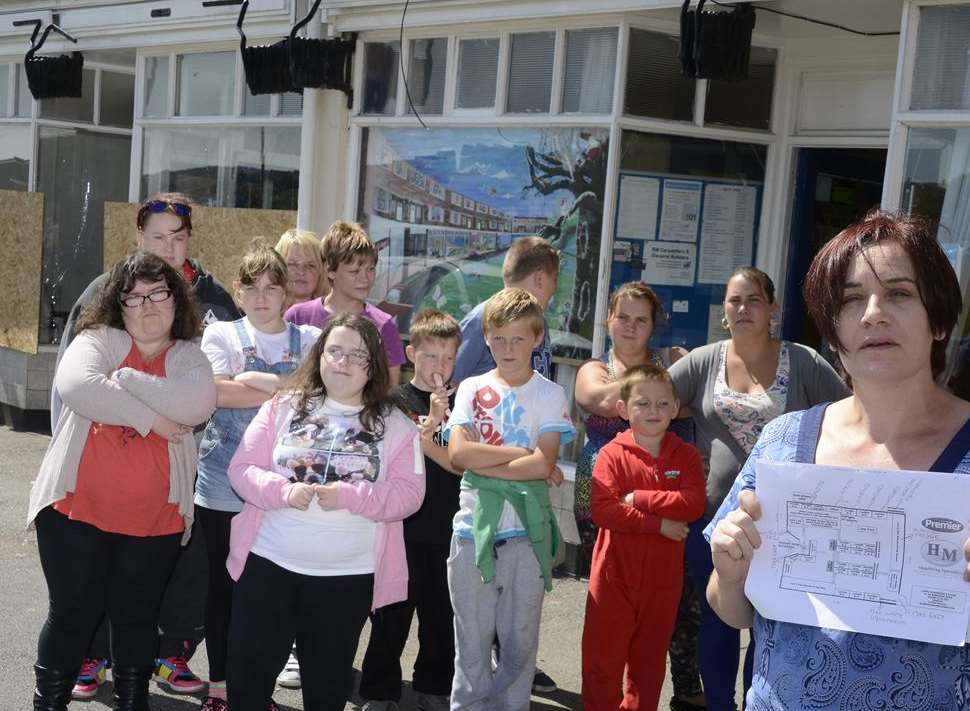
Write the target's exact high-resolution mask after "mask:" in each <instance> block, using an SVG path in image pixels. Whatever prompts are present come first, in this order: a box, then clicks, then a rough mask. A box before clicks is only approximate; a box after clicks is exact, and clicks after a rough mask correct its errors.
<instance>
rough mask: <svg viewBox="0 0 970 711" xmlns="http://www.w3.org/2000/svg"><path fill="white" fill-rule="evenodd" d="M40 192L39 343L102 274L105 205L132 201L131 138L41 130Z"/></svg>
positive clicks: (50, 335)
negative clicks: (106, 202) (40, 280)
mask: <svg viewBox="0 0 970 711" xmlns="http://www.w3.org/2000/svg"><path fill="white" fill-rule="evenodd" d="M37 131H38V146H37V190H38V191H40V192H43V193H44V194H45V195H46V199H45V200H44V263H43V272H42V282H41V320H40V334H41V335H40V340H41V343H48V342H50V341H51V340H52V338H53V337H54V336H55V335H57V334H59V333H60V331H61V329H62V328H63V325H64V319H65V318H66V317H67V312H68V310H69V309H70V308H71V306H72V305H73V304H74V302H75V301H76V300H77V297H78V296H80V294H81V291H83V290H84V288H85V287H86V286H87V285H88V284H89V283H90V282H91V280H92V279H93V278H94V277H96V276H97V275H98V274H100V273H101V269H102V266H103V265H102V263H101V262H102V246H103V237H104V235H103V232H104V202H105V200H112V201H124V200H126V199H127V198H128V170H129V163H130V160H131V137H130V136H118V135H112V134H104V133H95V132H93V131H85V130H81V129H67V128H53V127H51V126H38V128H37Z"/></svg>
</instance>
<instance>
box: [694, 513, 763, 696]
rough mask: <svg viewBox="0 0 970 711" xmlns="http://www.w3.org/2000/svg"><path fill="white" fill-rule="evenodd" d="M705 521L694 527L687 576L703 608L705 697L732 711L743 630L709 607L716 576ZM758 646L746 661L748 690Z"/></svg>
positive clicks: (700, 658)
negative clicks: (709, 593) (711, 582)
mask: <svg viewBox="0 0 970 711" xmlns="http://www.w3.org/2000/svg"><path fill="white" fill-rule="evenodd" d="M706 525H707V522H705V521H704V520H703V519H702V520H700V521H695V522H694V523H692V524H691V526H690V533H689V534H688V536H687V546H686V554H687V572H688V574H689V575H690V579H691V581H692V582H693V583H694V589H695V590H696V591H697V600H698V602H699V603H700V606H701V625H700V631H699V633H698V637H697V665H698V667H699V668H700V672H701V681H702V683H703V684H704V697H705V698H706V699H707V708H709V709H711V711H730V709H733V708H736V705H735V704H736V701H735V694H734V692H735V687H736V685H737V679H738V664H739V663H740V660H741V630H737V629H734V628H733V627H731V626H730V625H727V624H725V623H724V622H723V621H722V620H721V618H720V617H718V616H717V613H716V612H714V610H712V609H711V606H710V605H709V604H708V603H707V581H708V580H709V579H710V577H711V573H713V572H714V563H713V562H712V561H711V545H710V544H709V543H708V542H707V539H706V538H704V527H705V526H706ZM753 650H754V644H749V645H748V652H747V654H746V655H745V659H744V673H743V677H742V678H743V680H744V690H745V693H747V690H748V688H749V687H750V686H751V667H752V663H753V660H754V653H753Z"/></svg>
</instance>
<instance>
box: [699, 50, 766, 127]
mask: <svg viewBox="0 0 970 711" xmlns="http://www.w3.org/2000/svg"><path fill="white" fill-rule="evenodd" d="M777 58H778V52H777V51H776V50H774V49H766V48H764V47H752V48H751V63H750V65H749V67H748V78H747V79H745V80H744V81H721V80H717V79H712V80H710V81H708V82H707V102H706V103H705V110H704V122H705V123H709V124H718V125H722V126H742V127H744V128H760V129H764V130H766V131H767V130H768V129H769V128H771V99H772V92H773V91H774V87H775V62H776V60H777Z"/></svg>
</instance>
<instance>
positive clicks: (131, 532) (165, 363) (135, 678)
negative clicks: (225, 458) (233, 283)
mask: <svg viewBox="0 0 970 711" xmlns="http://www.w3.org/2000/svg"><path fill="white" fill-rule="evenodd" d="M77 331H78V335H77V337H76V338H75V339H74V340H73V342H72V343H71V345H70V347H69V348H68V349H67V352H66V353H65V356H64V358H63V359H62V360H61V362H60V364H59V365H58V367H57V371H56V373H55V376H54V382H55V386H56V387H57V389H58V391H59V392H60V394H61V397H62V398H63V402H64V407H63V411H62V412H61V415H60V417H59V418H58V422H57V427H56V428H55V429H54V432H53V437H52V439H51V443H50V445H49V446H48V449H47V453H46V454H45V455H44V459H43V462H42V463H41V468H40V472H39V474H38V476H37V479H36V480H35V482H34V486H33V488H32V489H31V495H30V509H29V512H28V523H33V524H35V526H36V529H37V546H38V550H39V553H40V560H41V566H42V567H43V570H44V577H45V578H46V580H47V587H48V591H49V597H50V607H49V611H48V615H47V621H46V622H45V623H44V627H43V629H42V630H41V633H40V639H39V641H38V644H37V663H36V665H35V673H36V679H37V686H36V691H35V694H34V709H35V711H59V710H62V709H65V708H66V707H67V703H68V701H69V700H70V698H71V690H72V687H73V686H74V682H75V679H76V677H77V674H78V670H79V668H80V666H81V661H82V659H83V658H84V656H85V653H86V651H87V647H88V644H89V642H90V640H91V635H92V634H93V633H94V629H95V627H96V626H97V624H98V622H99V620H100V619H101V616H102V614H105V613H106V614H107V617H108V620H109V622H110V629H111V650H112V657H113V677H114V691H115V708H116V709H121V710H123V711H145V710H146V709H148V682H149V680H150V679H151V676H152V673H153V672H154V671H155V654H156V649H157V646H158V635H157V624H158V612H159V607H160V605H161V600H162V594H163V592H164V590H165V585H166V582H167V581H168V579H169V577H170V575H171V573H172V568H173V567H174V565H175V560H176V557H177V556H178V552H179V544H180V542H181V543H185V542H186V540H187V539H188V537H189V535H190V533H191V528H192V519H193V508H192V495H193V490H192V485H193V481H194V478H195V464H196V457H197V450H196V445H195V440H194V438H193V437H192V428H193V427H194V426H195V425H198V424H201V423H203V422H205V421H206V420H207V419H208V418H209V415H211V414H212V410H213V408H214V407H215V402H216V390H215V383H214V381H213V378H212V368H211V366H210V365H209V361H208V360H207V359H206V357H205V355H204V354H203V353H202V351H201V349H200V348H199V347H198V345H196V343H195V341H194V339H195V338H196V337H197V336H198V333H199V318H198V314H197V313H196V310H195V305H194V304H193V302H192V297H191V295H190V293H189V289H188V285H187V283H186V281H185V279H183V278H182V276H181V275H180V274H179V273H178V272H176V271H175V270H174V269H172V267H171V266H169V265H168V264H167V263H166V262H165V261H163V260H162V259H160V258H159V257H156V256H154V255H151V254H146V253H145V252H140V251H139V252H135V253H134V254H132V255H131V256H129V257H127V258H125V259H123V260H122V261H121V262H119V263H118V264H117V265H115V267H114V268H113V269H112V270H111V272H110V273H109V274H108V277H107V279H106V280H105V284H104V287H103V289H102V290H101V291H100V293H99V294H98V298H97V299H96V300H95V302H94V303H93V304H92V305H91V307H89V308H88V309H86V310H85V311H84V312H83V313H82V314H81V317H80V319H78V323H77Z"/></svg>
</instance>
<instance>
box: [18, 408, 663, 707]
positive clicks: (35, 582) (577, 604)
mask: <svg viewBox="0 0 970 711" xmlns="http://www.w3.org/2000/svg"><path fill="white" fill-rule="evenodd" d="M41 421H42V420H38V421H37V422H35V423H34V427H35V429H36V428H38V427H39V426H42V425H39V424H38V423H40V422H41ZM28 426H30V425H29V424H28ZM49 440H50V437H49V436H48V435H47V434H44V433H43V432H40V431H29V430H14V429H11V428H10V427H8V426H0V482H2V483H3V485H2V486H0V600H2V601H3V606H2V619H3V620H4V623H5V629H4V630H3V634H2V635H0V638H2V639H3V642H2V644H0V668H2V669H3V670H4V672H5V676H4V678H5V680H6V681H5V682H4V684H3V685H2V687H0V711H7V710H8V709H10V710H13V709H26V708H29V706H30V699H31V696H32V693H33V671H32V669H33V663H34V659H35V654H36V645H37V635H38V633H39V631H40V628H41V625H42V624H43V621H44V618H45V616H46V614H47V586H46V585H45V583H44V578H43V574H42V572H41V569H40V562H39V560H38V557H37V544H36V537H35V535H34V533H33V532H30V531H26V530H25V529H24V522H25V519H26V511H27V497H28V493H29V489H30V483H31V480H32V479H33V478H34V475H35V474H36V472H37V469H38V466H39V464H40V461H41V459H42V457H43V455H44V451H45V450H46V448H47V443H48V441H49ZM585 602H586V582H585V581H579V580H575V579H572V578H558V579H557V580H556V581H555V583H554V587H553V590H552V592H551V593H549V594H547V595H546V599H545V602H544V605H543V610H542V627H541V635H540V640H539V666H540V667H541V668H542V669H543V670H544V671H545V672H546V673H547V674H549V675H550V676H551V677H552V678H553V679H555V680H556V682H558V684H559V691H556V692H554V693H551V694H543V695H541V696H538V695H537V696H533V697H532V704H531V709H532V711H552V710H554V709H577V710H578V709H581V708H582V703H581V702H580V687H581V682H580V640H581V637H582V627H583V624H582V622H583V610H584V606H585ZM368 635H369V627H368V626H365V628H364V631H363V633H362V634H361V641H360V648H359V649H358V652H357V660H356V662H355V668H356V669H357V670H359V669H360V662H361V660H362V658H363V654H364V649H365V648H366V645H367V639H368ZM416 637H417V635H416V630H414V629H412V634H411V639H410V640H409V641H408V645H407V648H406V649H405V651H404V656H403V659H402V668H403V669H404V678H405V689H404V695H403V698H402V704H401V709H402V711H414V710H415V709H416V706H415V705H414V698H413V696H412V694H411V689H410V686H409V683H408V682H409V680H410V678H411V668H412V665H413V663H414V659H415V655H416V653H417V639H416ZM191 666H192V669H193V671H195V672H196V673H197V674H199V676H201V677H202V678H203V679H205V678H207V674H208V669H207V663H206V657H205V650H204V647H200V648H199V651H198V652H197V653H196V655H195V657H194V658H193V659H192V662H191ZM151 693H152V702H151V703H152V709H153V710H154V711H189V710H190V709H198V708H199V705H200V701H199V699H198V698H196V697H191V696H177V695H173V694H169V693H167V692H166V691H164V690H163V689H162V688H160V687H159V686H158V685H156V684H154V683H153V684H152V688H151ZM670 694H671V687H670V679H669V675H668V678H667V681H666V684H665V686H664V691H663V697H662V699H661V704H660V707H659V708H662V709H666V708H669V706H668V704H669V700H670ZM274 699H275V700H276V702H277V703H278V704H279V705H280V708H281V709H284V710H290V711H294V710H297V709H299V710H302V709H303V703H302V700H301V697H300V692H299V691H291V690H285V689H280V688H277V691H276V694H275V695H274ZM71 708H72V709H73V710H74V711H81V710H84V711H103V710H105V709H110V708H111V684H110V682H109V683H106V684H104V685H103V686H102V687H101V689H100V690H99V693H98V696H97V697H96V698H95V699H93V700H91V701H87V702H79V701H75V702H73V703H72V704H71ZM357 708H358V706H357V704H355V703H354V700H353V699H352V700H351V702H350V703H348V704H347V706H346V711H351V710H355V709H357Z"/></svg>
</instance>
